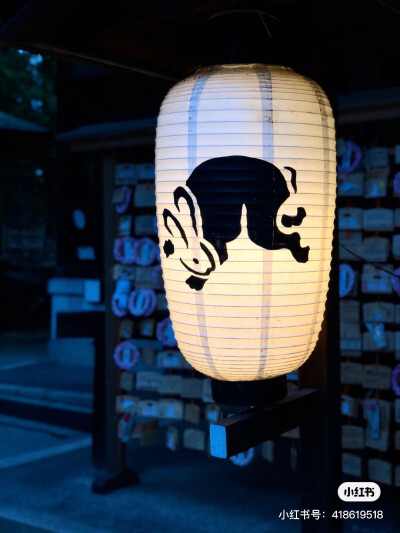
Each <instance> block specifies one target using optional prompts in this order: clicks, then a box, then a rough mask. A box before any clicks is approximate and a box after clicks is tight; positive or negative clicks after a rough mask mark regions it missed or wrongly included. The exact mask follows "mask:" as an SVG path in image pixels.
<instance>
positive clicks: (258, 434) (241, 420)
mask: <svg viewBox="0 0 400 533" xmlns="http://www.w3.org/2000/svg"><path fill="white" fill-rule="evenodd" d="M319 398H320V393H319V391H317V390H316V389H300V390H298V391H296V392H291V393H290V394H288V395H287V396H286V397H285V398H283V399H282V400H279V401H277V402H275V403H273V404H272V405H270V406H268V407H264V408H253V409H249V410H248V411H245V412H244V413H240V414H237V415H231V416H228V417H227V418H224V419H222V420H220V421H219V422H217V423H216V424H211V425H210V453H211V455H212V456H213V457H217V458H220V459H227V458H228V457H231V456H232V455H236V454H238V453H240V452H244V451H245V450H248V449H249V448H252V447H253V446H256V445H257V444H261V443H262V442H265V441H267V440H271V439H275V438H276V437H278V436H279V435H281V434H282V433H285V432H286V431H289V430H290V429H293V428H295V427H297V426H301V425H302V424H303V422H304V421H305V420H307V419H309V418H310V416H312V412H313V411H315V410H316V409H317V407H318V405H319Z"/></svg>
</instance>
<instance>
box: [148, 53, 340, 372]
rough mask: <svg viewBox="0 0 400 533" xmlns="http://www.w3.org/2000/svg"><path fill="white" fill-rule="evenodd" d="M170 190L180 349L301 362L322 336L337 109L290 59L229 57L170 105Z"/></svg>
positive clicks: (194, 360)
mask: <svg viewBox="0 0 400 533" xmlns="http://www.w3.org/2000/svg"><path fill="white" fill-rule="evenodd" d="M156 195H157V217H158V228H159V238H160V247H161V259H162V269H163V276H164V282H165V289H166V295H167V300H168V306H169V310H170V314H171V319H172V323H173V327H174V332H175V337H176V340H177V342H178V346H179V349H180V350H181V351H182V353H183V355H184V356H185V358H186V359H187V360H188V361H189V363H190V364H191V365H192V366H194V367H195V368H196V369H197V370H199V371H200V372H203V373H204V374H207V375H209V376H211V377H213V378H215V379H218V380H228V381H250V380H260V379H266V378H272V377H275V376H279V375H282V374H286V373H287V372H290V371H293V370H294V369H296V368H298V367H299V366H300V365H301V364H302V363H304V361H305V360H306V359H307V358H308V356H309V355H310V353H311V352H312V350H313V349H314V346H315V343H316V341H317V338H318V334H319V331H320V329H321V322H322V318H323V312H324V309H325V300H326V293H327V289H328V281H329V271H330V262H331V248H332V231H333V224H334V209H335V196H336V151H335V130H334V120H333V117H332V110H331V107H330V105H329V101H328V99H327V97H326V95H325V94H324V92H323V91H322V89H321V88H320V87H319V86H318V85H317V84H316V83H315V82H313V81H312V80H309V79H307V78H305V77H303V76H301V75H299V74H297V73H295V72H293V71H292V70H291V69H289V68H286V67H280V66H266V65H259V64H253V65H224V66H216V67H211V68H205V69H201V70H199V71H198V72H197V73H196V74H194V75H193V76H191V77H189V78H187V79H185V80H183V81H182V82H180V83H178V84H177V85H175V87H173V88H172V89H171V90H170V92H169V93H168V95H167V96H166V98H165V100H164V102H163V104H162V106H161V110H160V115H159V117H158V125H157V140H156Z"/></svg>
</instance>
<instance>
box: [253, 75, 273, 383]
mask: <svg viewBox="0 0 400 533" xmlns="http://www.w3.org/2000/svg"><path fill="white" fill-rule="evenodd" d="M257 77H258V83H259V86H260V92H261V108H262V158H263V159H264V160H265V161H268V162H269V163H274V130H273V111H272V80H271V74H270V72H269V71H268V70H266V69H265V70H263V71H261V72H260V71H258V72H257ZM271 254H272V252H271V251H270V250H263V282H262V286H261V288H262V300H261V301H262V307H261V309H268V310H269V308H270V305H271V294H270V285H271V277H272V273H271V272H268V269H267V268H266V267H267V265H268V264H269V261H270V260H271ZM268 327H269V311H266V314H265V315H262V317H261V335H260V364H259V367H258V374H257V377H258V378H261V377H262V373H263V370H264V367H265V363H266V359H267V356H268Z"/></svg>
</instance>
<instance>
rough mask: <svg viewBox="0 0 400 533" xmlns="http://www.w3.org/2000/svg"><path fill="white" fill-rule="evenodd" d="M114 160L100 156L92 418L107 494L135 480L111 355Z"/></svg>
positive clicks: (96, 459) (98, 486)
mask: <svg viewBox="0 0 400 533" xmlns="http://www.w3.org/2000/svg"><path fill="white" fill-rule="evenodd" d="M113 188H114V162H113V158H112V157H111V156H105V157H104V160H103V254H104V301H105V303H106V310H105V312H104V344H103V347H101V346H98V347H97V350H96V362H95V385H94V420H93V426H94V427H93V464H94V467H95V479H94V482H93V485H92V490H93V492H95V493H97V494H107V493H108V492H111V491H113V490H115V489H117V488H120V487H124V486H127V485H131V484H133V483H136V482H137V481H138V478H137V475H136V473H135V472H134V471H133V470H130V469H127V468H126V466H125V445H124V444H122V442H121V441H120V439H119V438H118V415H117V413H116V412H115V398H116V396H117V394H118V378H119V375H118V369H117V367H116V365H115V364H114V360H113V357H112V354H113V351H114V348H115V342H116V336H115V317H114V315H113V313H112V311H111V308H110V305H109V304H110V302H111V296H112V293H113V279H112V267H113V264H114V261H113V243H114V236H115V233H114V228H115V222H114V210H113V205H112V194H113Z"/></svg>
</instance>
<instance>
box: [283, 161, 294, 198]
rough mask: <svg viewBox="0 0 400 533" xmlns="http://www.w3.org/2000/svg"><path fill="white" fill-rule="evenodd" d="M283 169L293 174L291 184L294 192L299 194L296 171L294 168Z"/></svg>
mask: <svg viewBox="0 0 400 533" xmlns="http://www.w3.org/2000/svg"><path fill="white" fill-rule="evenodd" d="M283 168H284V169H286V170H290V172H291V174H292V178H291V180H290V183H291V184H292V187H293V190H294V192H297V183H296V177H297V173H296V171H295V169H294V168H292V167H283Z"/></svg>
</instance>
